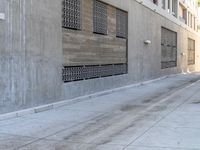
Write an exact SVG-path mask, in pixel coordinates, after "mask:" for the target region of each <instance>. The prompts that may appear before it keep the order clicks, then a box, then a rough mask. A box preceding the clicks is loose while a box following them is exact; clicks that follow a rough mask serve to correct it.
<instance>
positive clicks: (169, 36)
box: [161, 27, 177, 69]
mask: <svg viewBox="0 0 200 150" xmlns="http://www.w3.org/2000/svg"><path fill="white" fill-rule="evenodd" d="M176 66H177V33H176V32H174V31H171V30H169V29H166V28H163V27H162V35H161V68H162V69H165V68H172V67H176Z"/></svg>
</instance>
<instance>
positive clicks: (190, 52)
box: [188, 38, 195, 65]
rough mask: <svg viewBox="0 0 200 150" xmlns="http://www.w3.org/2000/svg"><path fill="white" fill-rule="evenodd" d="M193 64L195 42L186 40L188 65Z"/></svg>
mask: <svg viewBox="0 0 200 150" xmlns="http://www.w3.org/2000/svg"><path fill="white" fill-rule="evenodd" d="M194 64H195V41H194V40H192V39H190V38H189V39H188V65H194Z"/></svg>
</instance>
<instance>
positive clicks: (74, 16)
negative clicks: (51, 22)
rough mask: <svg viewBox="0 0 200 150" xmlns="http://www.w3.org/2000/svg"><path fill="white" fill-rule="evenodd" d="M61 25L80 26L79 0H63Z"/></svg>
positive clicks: (68, 26)
mask: <svg viewBox="0 0 200 150" xmlns="http://www.w3.org/2000/svg"><path fill="white" fill-rule="evenodd" d="M62 19H63V21H62V26H63V27H64V28H70V29H80V28H81V23H80V20H81V17H80V0H63V15H62Z"/></svg>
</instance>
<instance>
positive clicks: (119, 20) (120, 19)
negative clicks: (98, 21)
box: [116, 9, 128, 38]
mask: <svg viewBox="0 0 200 150" xmlns="http://www.w3.org/2000/svg"><path fill="white" fill-rule="evenodd" d="M127 22H128V16H127V13H126V12H125V11H122V10H120V9H117V12H116V25H117V26H116V32H117V33H116V34H117V37H121V38H127V27H128V23H127Z"/></svg>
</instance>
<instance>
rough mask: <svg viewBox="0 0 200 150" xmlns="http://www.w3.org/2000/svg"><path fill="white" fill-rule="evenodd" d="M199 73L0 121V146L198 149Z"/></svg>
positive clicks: (10, 149)
mask: <svg viewBox="0 0 200 150" xmlns="http://www.w3.org/2000/svg"><path fill="white" fill-rule="evenodd" d="M199 80H200V74H197V73H196V74H188V75H177V76H174V77H169V78H166V79H163V80H160V81H155V82H152V83H149V84H146V85H141V86H137V87H132V88H129V89H124V90H121V91H118V92H114V93H111V94H108V95H104V96H100V97H96V98H91V99H88V100H84V101H82V102H77V103H74V104H70V105H66V106H63V107H60V108H57V109H54V110H50V111H46V112H41V113H37V114H31V115H27V116H24V117H20V118H13V119H8V120H3V121H0V150H200V92H199V91H200V82H199Z"/></svg>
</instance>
